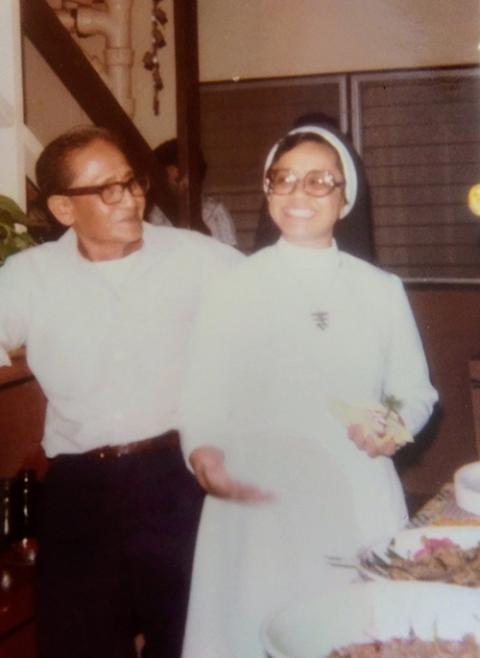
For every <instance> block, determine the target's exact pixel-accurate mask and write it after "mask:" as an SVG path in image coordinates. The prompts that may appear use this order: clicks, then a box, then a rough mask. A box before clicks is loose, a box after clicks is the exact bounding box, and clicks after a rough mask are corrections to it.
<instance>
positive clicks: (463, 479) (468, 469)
mask: <svg viewBox="0 0 480 658" xmlns="http://www.w3.org/2000/svg"><path fill="white" fill-rule="evenodd" d="M453 483H454V491H455V501H456V503H457V505H458V506H459V507H461V508H462V509H464V510H465V511H467V512H470V513H471V514H476V515H478V516H480V461H478V462H473V463H471V464H465V466H462V467H461V468H459V469H458V471H456V472H455V475H454V478H453Z"/></svg>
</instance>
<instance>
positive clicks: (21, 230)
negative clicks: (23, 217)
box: [13, 222, 28, 235]
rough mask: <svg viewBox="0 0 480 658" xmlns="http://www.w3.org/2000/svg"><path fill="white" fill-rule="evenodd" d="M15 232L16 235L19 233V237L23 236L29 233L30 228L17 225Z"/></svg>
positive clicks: (14, 228) (15, 225) (14, 227)
mask: <svg viewBox="0 0 480 658" xmlns="http://www.w3.org/2000/svg"><path fill="white" fill-rule="evenodd" d="M13 230H14V231H15V233H18V235H21V234H22V233H28V228H27V227H26V226H25V224H17V222H15V224H14V225H13Z"/></svg>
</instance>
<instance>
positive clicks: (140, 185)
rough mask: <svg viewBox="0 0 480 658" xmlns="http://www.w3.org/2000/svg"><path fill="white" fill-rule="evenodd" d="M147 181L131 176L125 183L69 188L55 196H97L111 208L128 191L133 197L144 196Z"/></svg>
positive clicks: (146, 190)
mask: <svg viewBox="0 0 480 658" xmlns="http://www.w3.org/2000/svg"><path fill="white" fill-rule="evenodd" d="M149 186H150V185H149V181H148V178H146V177H137V176H132V177H131V178H129V179H128V180H126V181H114V182H113V183H106V184H105V185H89V186H85V187H71V188H69V189H66V190H62V191H61V192H57V194H61V195H65V196H86V195H88V194H98V195H99V197H100V198H101V199H102V201H103V203H105V204H107V205H109V206H113V205H115V204H116V203H120V202H121V201H122V199H123V195H124V194H125V190H127V189H128V191H129V192H130V194H131V195H132V196H135V197H141V196H145V194H146V193H147V192H148V189H149Z"/></svg>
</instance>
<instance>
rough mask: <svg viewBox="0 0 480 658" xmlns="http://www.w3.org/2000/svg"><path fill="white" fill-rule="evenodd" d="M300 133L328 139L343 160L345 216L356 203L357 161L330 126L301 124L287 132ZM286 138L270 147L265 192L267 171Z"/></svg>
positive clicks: (342, 213)
mask: <svg viewBox="0 0 480 658" xmlns="http://www.w3.org/2000/svg"><path fill="white" fill-rule="evenodd" d="M298 133H314V134H315V135H319V136H320V137H323V139H324V140H325V141H327V142H328V143H329V144H330V145H331V146H333V148H334V149H335V150H336V151H337V153H338V156H339V158H340V160H341V162H342V167H343V173H344V176H345V197H346V199H347V202H346V204H345V205H344V207H343V208H342V212H341V213H340V217H345V216H346V215H348V213H349V212H350V210H351V209H352V208H353V205H354V204H355V199H356V198H357V169H356V167H355V163H354V162H353V158H352V156H351V155H350V153H349V151H348V149H347V147H346V146H345V144H344V143H343V142H342V141H341V140H340V139H339V138H338V137H337V135H335V133H333V132H330V130H328V128H320V127H319V126H314V125H313V126H301V127H300V128H294V129H293V130H290V131H289V132H288V133H287V136H288V135H296V134H298ZM284 139H285V138H284V137H282V139H281V140H279V141H278V142H277V143H276V144H275V145H274V146H273V147H272V148H271V149H270V152H269V154H268V155H267V159H266V161H265V166H264V169H263V176H264V182H263V190H264V192H265V193H267V192H268V184H267V180H266V178H265V177H266V174H267V171H268V170H269V169H270V167H271V165H272V161H273V158H274V157H275V153H276V152H277V149H278V147H279V146H280V144H281V143H282V142H283V140H284Z"/></svg>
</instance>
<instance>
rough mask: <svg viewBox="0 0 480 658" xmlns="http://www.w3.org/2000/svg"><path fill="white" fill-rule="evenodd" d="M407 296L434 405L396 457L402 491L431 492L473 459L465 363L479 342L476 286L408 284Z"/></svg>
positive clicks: (479, 307) (478, 292)
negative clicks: (412, 443) (418, 431)
mask: <svg viewBox="0 0 480 658" xmlns="http://www.w3.org/2000/svg"><path fill="white" fill-rule="evenodd" d="M408 296H409V299H410V302H411V304H412V307H413V310H414V313H415V317H416V319H417V323H418V326H419V330H420V333H421V335H422V338H423V342H424V346H425V351H426V353H427V357H428V361H429V365H430V370H431V376H432V381H433V383H434V385H435V386H436V388H437V390H438V392H439V395H440V405H439V410H438V413H437V415H436V417H435V418H434V419H433V420H432V422H431V423H430V425H429V427H427V429H426V430H425V432H424V433H423V435H422V436H421V437H420V438H419V441H418V444H417V446H414V447H413V448H412V449H411V450H410V451H409V449H408V448H407V449H406V451H405V452H404V453H403V455H400V456H399V457H400V461H401V466H402V469H401V470H402V480H403V483H404V486H405V488H406V489H407V491H408V492H409V493H412V494H426V495H431V494H432V493H434V492H435V491H437V490H438V489H439V487H440V486H441V485H442V484H443V483H444V482H446V481H447V480H449V479H451V478H452V476H453V473H454V471H455V469H457V468H458V467H459V466H461V465H462V464H465V463H467V462H469V461H474V460H477V459H478V458H479V455H478V452H477V447H476V440H475V431H474V422H473V411H472V400H471V390H470V375H469V362H470V359H471V358H472V357H473V356H474V355H476V354H478V351H479V346H480V289H479V288H478V287H475V288H473V287H467V286H466V287H453V286H451V287H446V286H442V287H438V288H435V287H418V286H417V287H409V288H408Z"/></svg>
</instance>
